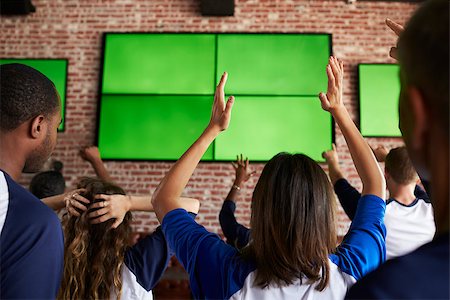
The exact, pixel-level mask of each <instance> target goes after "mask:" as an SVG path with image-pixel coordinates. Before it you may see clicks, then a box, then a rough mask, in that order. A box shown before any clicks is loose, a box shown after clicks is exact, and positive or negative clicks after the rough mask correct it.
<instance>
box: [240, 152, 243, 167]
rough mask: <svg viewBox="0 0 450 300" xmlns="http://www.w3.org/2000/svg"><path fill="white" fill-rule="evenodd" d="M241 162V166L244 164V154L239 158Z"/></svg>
mask: <svg viewBox="0 0 450 300" xmlns="http://www.w3.org/2000/svg"><path fill="white" fill-rule="evenodd" d="M239 162H240V163H241V166H242V165H243V164H244V159H243V158H242V153H241V157H240V158H239Z"/></svg>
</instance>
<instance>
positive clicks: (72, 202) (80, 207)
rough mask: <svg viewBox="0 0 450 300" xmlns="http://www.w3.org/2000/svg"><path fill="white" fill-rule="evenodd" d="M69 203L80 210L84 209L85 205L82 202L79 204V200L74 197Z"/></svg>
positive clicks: (85, 208)
mask: <svg viewBox="0 0 450 300" xmlns="http://www.w3.org/2000/svg"><path fill="white" fill-rule="evenodd" d="M70 205H71V206H73V207H76V208H78V209H81V210H82V211H86V210H87V207H86V206H84V205H83V204H81V203H80V202H78V201H77V200H76V199H71V200H70Z"/></svg>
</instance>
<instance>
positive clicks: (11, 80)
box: [0, 63, 60, 132]
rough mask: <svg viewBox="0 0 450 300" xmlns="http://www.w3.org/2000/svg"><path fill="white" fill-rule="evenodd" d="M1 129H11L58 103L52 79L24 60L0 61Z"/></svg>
mask: <svg viewBox="0 0 450 300" xmlns="http://www.w3.org/2000/svg"><path fill="white" fill-rule="evenodd" d="M0 91H1V92H0V129H1V130H3V131H5V132H6V131H11V130H14V129H16V128H17V127H19V125H21V124H23V123H24V122H26V121H28V120H30V119H32V118H34V117H36V116H38V115H41V114H42V115H44V116H49V115H51V114H53V113H55V112H56V111H57V110H58V109H59V107H60V104H59V96H58V92H57V91H56V88H55V86H54V85H53V83H52V82H51V81H50V79H48V78H47V77H46V76H45V75H44V74H42V73H41V72H39V71H37V70H35V69H33V68H31V67H29V66H26V65H23V64H17V63H14V64H4V65H0Z"/></svg>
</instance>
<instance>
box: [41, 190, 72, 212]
mask: <svg viewBox="0 0 450 300" xmlns="http://www.w3.org/2000/svg"><path fill="white" fill-rule="evenodd" d="M64 196H65V194H61V195H56V196H51V197H46V198H43V199H41V201H42V202H44V204H45V205H47V206H48V207H50V208H51V209H53V210H60V209H62V208H64V207H65V206H66V204H65V201H64Z"/></svg>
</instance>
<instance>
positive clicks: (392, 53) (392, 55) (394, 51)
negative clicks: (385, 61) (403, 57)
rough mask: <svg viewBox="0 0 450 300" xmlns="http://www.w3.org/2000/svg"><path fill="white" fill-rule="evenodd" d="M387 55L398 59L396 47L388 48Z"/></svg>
mask: <svg viewBox="0 0 450 300" xmlns="http://www.w3.org/2000/svg"><path fill="white" fill-rule="evenodd" d="M389 56H390V57H392V58H393V59H398V53H397V48H396V47H392V48H391V50H389Z"/></svg>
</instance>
